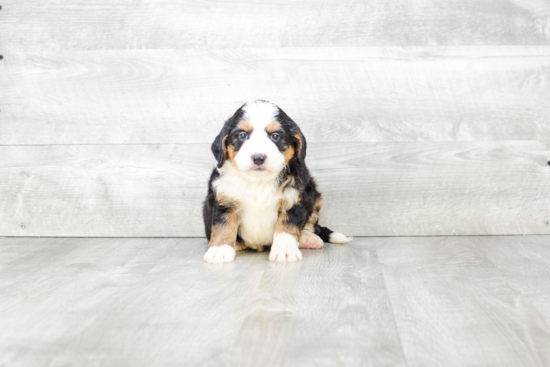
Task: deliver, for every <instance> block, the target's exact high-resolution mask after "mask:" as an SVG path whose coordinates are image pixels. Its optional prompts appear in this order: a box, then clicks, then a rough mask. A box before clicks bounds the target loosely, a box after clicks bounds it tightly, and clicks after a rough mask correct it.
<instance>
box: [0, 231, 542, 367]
mask: <svg viewBox="0 0 550 367" xmlns="http://www.w3.org/2000/svg"><path fill="white" fill-rule="evenodd" d="M549 237H550V236H500V237H414V238H406V237H405V238H403V237H400V238H356V239H354V241H353V242H351V243H350V244H348V245H332V244H327V245H326V246H325V247H324V248H323V249H320V250H304V252H303V253H304V259H303V261H301V262H298V263H292V264H273V263H270V262H268V260H267V252H263V253H258V252H252V251H250V252H249V251H242V252H239V253H238V254H237V257H236V259H235V262H234V263H231V264H225V265H209V264H205V263H204V262H203V261H202V256H203V254H204V251H205V250H206V246H207V243H206V239H204V238H201V239H174V238H166V239H143V238H135V239H120V238H108V239H106V238H95V239H87V238H74V239H67V238H0V365H2V366H10V367H12V366H14V367H19V366H25V367H28V366H45V365H48V366H52V367H55V366H67V365H74V364H78V365H79V366H83V367H85V366H106V367H110V366H113V367H114V366H116V367H126V366H156V365H159V366H160V365H161V366H190V367H193V366H216V367H217V366H227V367H231V366H248V365H253V366H259V365H261V366H266V367H274V366H310V365H315V366H332V365H336V364H338V365H346V366H411V367H414V366H434V367H435V366H514V367H515V366H548V365H549V364H550V326H549V324H548V299H549V297H550V289H549V287H548V282H547V281H546V280H547V279H548V274H549V272H550V257H549V256H548V255H549V250H548V245H547V244H548V242H549Z"/></svg>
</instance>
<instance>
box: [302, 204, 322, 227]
mask: <svg viewBox="0 0 550 367" xmlns="http://www.w3.org/2000/svg"><path fill="white" fill-rule="evenodd" d="M322 204H323V199H322V198H321V197H320V196H319V197H318V198H317V200H315V205H314V206H313V212H311V215H310V216H309V218H308V219H307V222H306V225H305V226H304V229H303V230H304V231H309V232H311V233H315V229H314V226H315V223H317V220H318V219H319V210H321V205H322Z"/></svg>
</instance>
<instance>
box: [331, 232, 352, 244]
mask: <svg viewBox="0 0 550 367" xmlns="http://www.w3.org/2000/svg"><path fill="white" fill-rule="evenodd" d="M350 240H351V238H350V237H346V235H345V234H343V233H340V232H332V233H331V234H330V237H329V241H330V242H331V243H337V244H340V245H341V244H344V243H348V242H349V241H350Z"/></svg>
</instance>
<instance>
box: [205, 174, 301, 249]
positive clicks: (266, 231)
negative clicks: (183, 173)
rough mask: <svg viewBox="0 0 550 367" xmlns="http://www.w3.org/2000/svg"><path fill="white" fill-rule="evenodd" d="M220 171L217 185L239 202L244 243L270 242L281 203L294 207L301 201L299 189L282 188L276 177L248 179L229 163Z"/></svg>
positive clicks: (265, 243) (252, 245)
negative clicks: (299, 199)
mask: <svg viewBox="0 0 550 367" xmlns="http://www.w3.org/2000/svg"><path fill="white" fill-rule="evenodd" d="M221 173H222V175H221V176H220V178H218V179H217V180H216V181H215V182H214V183H213V184H214V188H215V190H216V192H217V193H218V194H222V195H223V196H224V197H226V198H228V199H230V200H232V201H235V202H236V203H237V204H238V209H237V214H238V218H239V235H240V236H241V238H242V239H243V240H244V241H245V245H246V246H247V247H250V248H255V249H260V248H261V247H262V246H263V245H270V244H271V243H272V242H273V236H274V234H275V228H276V225H277V219H278V216H279V210H280V208H281V206H284V207H286V208H290V207H292V206H293V205H294V204H295V203H296V202H297V201H298V191H297V190H296V189H294V188H286V189H284V191H283V190H281V189H280V188H279V184H278V180H277V178H271V179H266V180H257V181H248V180H247V179H245V178H244V177H243V176H242V175H241V174H240V173H239V172H238V171H237V170H235V169H234V168H233V167H232V166H231V164H229V165H228V164H227V163H226V164H225V165H224V167H223V169H222V170H221Z"/></svg>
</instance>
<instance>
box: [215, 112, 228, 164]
mask: <svg viewBox="0 0 550 367" xmlns="http://www.w3.org/2000/svg"><path fill="white" fill-rule="evenodd" d="M229 132H231V128H229V131H228V129H227V123H226V124H225V125H224V126H223V128H222V131H220V133H219V134H218V136H216V139H214V142H213V143H212V147H211V149H212V153H213V154H214V158H216V160H217V161H218V168H221V167H222V166H223V164H224V163H225V158H226V157H227V136H228V135H229Z"/></svg>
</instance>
